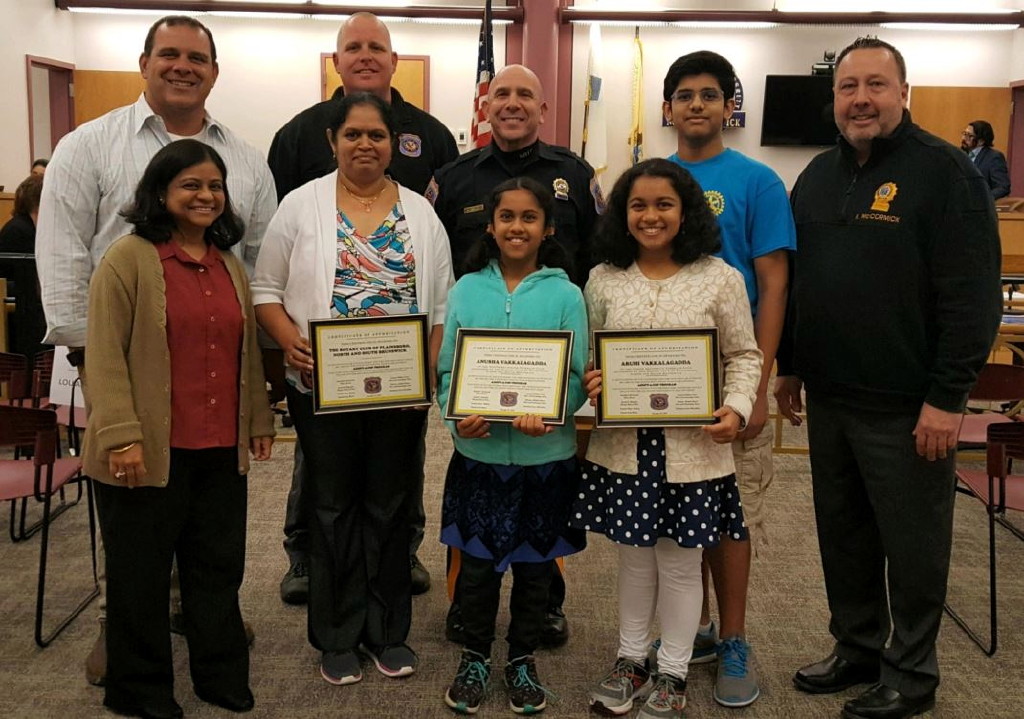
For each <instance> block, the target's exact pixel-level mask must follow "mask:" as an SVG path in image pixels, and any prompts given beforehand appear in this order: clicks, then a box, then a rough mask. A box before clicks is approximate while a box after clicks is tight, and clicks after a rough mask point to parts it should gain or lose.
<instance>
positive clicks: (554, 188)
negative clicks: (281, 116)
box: [427, 65, 604, 647]
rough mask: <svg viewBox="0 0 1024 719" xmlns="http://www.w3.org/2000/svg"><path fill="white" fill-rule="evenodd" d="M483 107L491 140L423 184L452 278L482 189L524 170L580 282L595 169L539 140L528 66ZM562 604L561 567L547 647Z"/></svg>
mask: <svg viewBox="0 0 1024 719" xmlns="http://www.w3.org/2000/svg"><path fill="white" fill-rule="evenodd" d="M484 110H485V112H486V114H487V120H488V122H489V123H490V125H491V144H490V145H488V146H487V147H482V148H478V149H476V150H473V151H472V152H468V153H466V154H465V155H462V156H461V157H459V159H457V160H455V162H452V163H450V164H448V165H445V166H444V167H442V168H441V169H440V170H439V171H438V172H437V173H436V174H435V175H434V181H433V182H432V183H431V185H430V187H429V188H428V189H427V199H428V200H430V201H431V202H433V203H434V210H435V211H436V212H437V215H438V217H440V218H441V222H442V223H444V227H445V230H447V231H448V238H449V240H450V241H451V243H452V265H453V266H454V268H455V276H456V277H460V276H461V275H462V274H463V272H464V269H463V264H464V262H465V259H466V253H467V251H468V250H469V248H470V247H471V246H472V244H473V243H474V242H475V241H476V240H477V239H478V238H479V237H480V236H481V235H483V234H484V230H485V229H486V227H487V222H488V218H487V216H486V213H485V211H484V205H485V198H486V197H487V194H488V193H489V192H490V191H491V190H492V189H494V188H495V187H496V186H497V185H499V184H500V183H502V182H504V181H505V180H508V179H510V178H513V177H518V176H522V175H524V176H526V177H530V178H532V179H534V180H537V181H538V182H540V183H541V184H542V185H544V186H545V187H548V188H550V189H551V192H552V194H554V196H555V218H554V219H555V239H556V240H557V241H558V242H561V243H562V246H563V247H565V249H566V251H567V253H568V255H569V257H570V258H571V259H572V261H573V265H574V267H573V272H572V273H571V277H572V280H573V281H574V282H575V283H576V284H578V285H579V286H580V287H582V286H583V285H584V283H585V282H586V280H587V273H588V271H589V270H590V267H591V265H592V264H593V261H592V260H591V257H590V238H591V236H592V234H593V231H594V224H595V223H596V222H597V216H598V213H599V212H601V211H602V210H603V209H604V199H603V198H602V196H601V188H600V186H599V185H598V184H597V180H596V178H595V176H594V170H593V169H591V167H590V165H588V164H587V163H586V162H585V161H584V160H582V159H580V158H579V157H578V156H577V155H575V154H574V153H573V152H571V151H570V150H568V149H566V148H564V147H557V146H555V145H548V144H546V143H544V142H541V141H540V139H539V131H540V125H541V124H542V123H543V122H544V113H545V112H546V110H547V103H546V102H545V101H544V91H543V88H542V87H541V84H540V80H539V79H538V78H537V76H536V75H535V74H534V73H533V71H532V70H530V69H529V68H526V67H523V66H522V65H508V66H506V67H505V68H503V69H502V70H500V71H499V72H498V73H497V74H496V75H495V76H494V79H493V80H492V81H491V85H490V90H489V91H488V94H487V101H486V103H485V105H484ZM451 571H452V568H451V566H450V567H449V572H451ZM454 571H458V570H457V568H456V569H455V570H454ZM458 601H459V598H458V592H457V591H456V593H455V597H454V600H453V602H452V606H451V609H450V610H449V612H448V621H447V627H446V635H447V637H448V639H449V640H451V641H453V642H457V643H458V642H460V641H461V634H462V626H461V616H460V615H461V612H460V611H459V603H458ZM564 601H565V581H564V579H563V578H562V575H561V572H560V571H559V572H558V573H557V575H556V576H555V577H554V578H553V580H552V582H551V593H550V596H549V599H548V604H549V606H548V613H547V621H546V622H545V626H544V634H543V635H542V637H541V643H542V644H543V645H544V646H546V647H557V646H561V645H562V644H564V643H565V642H566V641H567V640H568V638H569V627H568V623H567V622H566V620H565V613H564V612H563V611H562V603H563V602H564Z"/></svg>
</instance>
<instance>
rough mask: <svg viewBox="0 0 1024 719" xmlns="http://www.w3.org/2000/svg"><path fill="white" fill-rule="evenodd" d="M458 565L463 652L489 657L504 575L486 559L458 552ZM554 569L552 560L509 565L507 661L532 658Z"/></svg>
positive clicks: (538, 639) (541, 625)
mask: <svg viewBox="0 0 1024 719" xmlns="http://www.w3.org/2000/svg"><path fill="white" fill-rule="evenodd" d="M461 561H462V571H460V572H459V579H458V587H459V597H460V600H461V607H462V623H463V627H464V632H465V637H466V648H467V649H470V650H472V651H474V652H479V653H480V654H482V655H484V656H485V657H490V656H491V644H492V643H493V642H494V623H495V620H496V619H497V617H498V602H499V601H500V600H501V580H502V578H503V577H504V576H505V575H504V573H502V572H497V571H495V569H494V562H492V561H490V560H489V559H478V558H477V557H471V556H469V555H468V554H466V553H465V552H462V557H461ZM554 565H555V562H554V561H553V560H552V561H547V562H536V563H533V562H530V563H527V562H514V563H513V564H512V593H511V596H510V598H509V612H510V615H511V618H510V621H509V625H508V635H507V637H506V639H507V640H508V658H509V660H512V659H515V658H516V657H521V656H524V655H526V654H533V652H534V651H535V650H536V649H537V646H538V644H540V637H541V632H542V631H543V630H544V616H545V614H546V613H547V607H548V590H549V588H550V584H551V577H552V576H553V575H555V574H556V573H557V572H556V571H555V566H554Z"/></svg>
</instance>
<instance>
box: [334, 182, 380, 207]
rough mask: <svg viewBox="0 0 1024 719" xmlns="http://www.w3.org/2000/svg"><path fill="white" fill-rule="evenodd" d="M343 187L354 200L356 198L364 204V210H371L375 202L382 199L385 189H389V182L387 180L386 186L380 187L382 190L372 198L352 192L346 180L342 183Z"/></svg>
mask: <svg viewBox="0 0 1024 719" xmlns="http://www.w3.org/2000/svg"><path fill="white" fill-rule="evenodd" d="M341 187H342V189H343V190H345V194H346V195H348V196H349V197H351V198H352V199H353V200H355V201H356V202H358V203H359V204H360V205H362V206H363V212H370V210H371V208H372V207H373V203H374V202H376V201H377V200H379V199H380V196H381V195H383V194H384V190H386V189H388V183H387V182H386V181H385V182H384V187H382V188H380V192H378V193H377V194H376V195H374V196H373V197H370V198H366V197H360V196H359V195H357V194H356V193H354V192H352V190H350V189H348V185H346V184H345V183H344V182H342V183H341Z"/></svg>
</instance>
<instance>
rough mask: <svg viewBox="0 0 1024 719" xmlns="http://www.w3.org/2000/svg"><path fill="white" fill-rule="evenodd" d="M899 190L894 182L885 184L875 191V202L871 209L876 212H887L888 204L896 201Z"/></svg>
mask: <svg viewBox="0 0 1024 719" xmlns="http://www.w3.org/2000/svg"><path fill="white" fill-rule="evenodd" d="M898 192H899V189H897V187H896V183H895V182H886V183H885V184H884V185H880V186H879V187H878V189H877V190H875V201H874V202H873V203H871V209H872V210H875V211H877V212H888V211H889V203H890V202H892V201H893V200H895V199H896V194H897V193H898Z"/></svg>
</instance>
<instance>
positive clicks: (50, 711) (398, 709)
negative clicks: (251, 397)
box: [0, 413, 1024, 719]
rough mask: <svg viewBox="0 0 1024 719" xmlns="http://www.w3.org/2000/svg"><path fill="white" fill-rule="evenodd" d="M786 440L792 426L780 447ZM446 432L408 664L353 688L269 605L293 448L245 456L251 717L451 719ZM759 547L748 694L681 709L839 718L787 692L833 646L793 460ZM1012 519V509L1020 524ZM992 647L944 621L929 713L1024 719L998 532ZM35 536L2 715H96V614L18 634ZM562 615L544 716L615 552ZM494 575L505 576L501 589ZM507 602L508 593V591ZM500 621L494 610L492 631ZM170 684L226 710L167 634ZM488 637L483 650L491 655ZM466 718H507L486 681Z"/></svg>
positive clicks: (61, 587)
mask: <svg viewBox="0 0 1024 719" xmlns="http://www.w3.org/2000/svg"><path fill="white" fill-rule="evenodd" d="M793 441H796V442H799V441H800V437H799V434H798V433H796V434H794V433H793V432H792V431H790V432H789V435H788V436H787V442H788V443H792V442H793ZM450 446H451V444H450V440H449V438H448V436H447V434H446V432H445V431H444V429H443V427H442V425H441V424H440V422H438V421H437V416H436V413H435V415H434V416H433V417H432V419H431V424H430V434H429V437H428V448H429V449H428V453H429V458H428V464H427V475H426V476H427V481H426V484H427V486H426V507H427V513H428V526H427V541H426V542H425V543H424V546H423V549H422V551H421V553H420V556H421V558H422V560H423V561H424V563H425V564H426V566H427V567H428V569H429V570H430V572H431V574H432V575H433V578H434V582H435V584H434V588H433V589H431V591H430V592H429V593H427V594H426V595H424V596H421V597H416V598H415V600H414V617H413V629H412V635H411V637H410V644H411V645H412V646H413V647H414V648H415V649H416V651H417V652H418V654H419V658H420V668H419V671H418V672H417V673H416V674H415V675H414V676H413V677H410V678H408V679H405V680H391V679H386V678H384V677H382V676H380V675H379V674H377V673H376V672H375V671H374V669H373V666H372V664H368V665H366V667H365V671H364V680H363V681H362V683H360V684H357V685H353V686H348V687H335V686H331V685H328V684H327V683H325V682H324V681H323V680H322V679H321V678H320V675H319V672H318V670H317V659H318V656H317V653H316V652H315V651H314V650H313V649H312V648H311V647H310V646H309V644H308V642H307V641H306V627H305V611H304V608H302V607H290V606H286V605H284V604H282V602H281V600H280V598H279V596H278V582H279V581H280V579H281V576H282V574H283V573H284V572H285V570H286V569H287V561H286V558H285V554H284V552H283V551H282V549H281V538H282V534H281V525H282V520H283V515H284V504H285V496H286V494H287V491H288V486H289V482H290V475H291V464H292V463H291V452H292V446H291V445H290V444H289V443H287V442H280V443H279V444H278V445H277V446H276V447H275V455H274V458H273V459H272V460H271V461H269V462H267V463H263V464H259V465H255V464H254V468H253V471H252V474H251V475H250V483H249V535H248V556H247V567H246V578H245V584H244V586H243V589H242V597H241V601H242V607H243V613H244V615H245V617H246V619H248V620H249V621H250V622H251V623H252V624H253V625H254V627H255V630H256V642H255V644H254V646H253V649H252V671H251V683H252V688H253V691H254V693H255V695H256V708H255V710H254V711H253V712H252V713H251V714H250V715H249V716H252V717H282V718H284V717H288V718H291V717H297V718H299V717H381V718H394V719H418V718H421V717H422V718H433V717H446V716H452V715H451V714H450V713H449V711H448V710H447V708H446V707H445V706H444V704H443V699H442V697H443V693H444V690H445V687H446V685H447V683H448V682H449V681H450V679H451V677H452V676H453V674H454V671H455V668H456V665H457V662H458V655H459V648H458V647H456V646H453V645H452V644H449V643H448V642H446V641H445V639H444V617H445V612H446V608H447V599H446V596H445V592H444V587H443V582H442V580H443V572H444V551H443V547H442V546H441V545H440V544H439V543H438V542H437V540H436V537H437V531H438V527H437V510H438V508H439V506H440V496H441V489H442V483H443V479H444V469H445V466H446V463H447V460H448V456H449V453H450ZM768 502H769V509H770V527H769V538H770V544H769V545H768V546H767V547H766V548H765V549H764V550H763V551H762V552H761V554H760V556H759V557H758V558H757V559H756V560H755V563H754V567H753V572H752V578H751V585H750V602H749V613H748V620H747V629H748V638H749V640H750V642H751V644H752V645H753V647H754V652H755V653H754V662H755V666H756V667H757V670H758V672H759V673H760V678H761V689H762V695H761V698H760V699H759V700H758V701H757V702H756V703H755V704H753V705H752V706H750V707H748V708H746V709H738V710H730V709H725V708H723V707H720V706H718V705H717V704H716V703H715V702H714V700H713V699H712V697H711V691H712V687H713V682H714V665H703V666H697V667H694V668H693V669H692V671H691V674H690V681H689V692H688V695H689V704H688V708H687V716H689V717H737V718H740V717H766V718H774V717H798V718H803V717H808V718H811V717H814V718H816V717H838V716H839V713H840V708H841V706H842V703H843V701H844V700H845V699H848V698H850V697H852V696H854V695H855V694H856V690H853V689H851V690H849V691H847V692H843V693H841V694H839V695H836V696H825V697H812V696H808V695H805V694H801V693H799V692H797V691H796V690H794V689H793V687H792V685H791V677H792V674H793V671H794V670H795V669H797V668H798V667H800V666H801V665H803V664H805V663H808V662H810V661H814V660H817V659H819V658H822V657H824V656H825V655H826V654H828V652H829V651H830V648H831V641H830V637H829V634H828V612H827V606H826V603H825V596H824V591H823V586H822V577H821V569H820V564H819V559H818V551H817V541H816V538H815V531H814V517H813V513H812V508H811V489H810V475H809V470H808V464H807V458H806V456H803V455H778V456H777V458H776V479H775V482H774V484H773V486H772V488H771V490H770V493H769V499H768ZM85 517H86V513H85V509H84V506H79V507H75V508H73V509H72V510H70V511H69V512H68V513H67V514H65V515H64V516H62V517H60V518H59V519H58V520H57V521H56V523H55V525H54V529H53V537H52V542H53V544H52V555H51V568H50V576H51V583H50V587H49V590H48V600H49V605H48V616H50V617H55V616H56V615H57V613H58V612H59V611H61V610H62V609H67V608H70V607H71V606H73V604H74V602H75V597H76V596H77V595H79V594H83V593H84V592H85V591H86V589H87V586H88V582H89V579H88V575H89V560H88V549H87V548H88V540H87V532H86V527H87V523H86V520H85ZM1020 519H1022V521H1024V518H1020ZM997 533H998V555H999V571H1000V589H999V608H1000V612H1001V615H1000V620H1001V630H1002V631H1001V635H1000V640H1001V646H1000V648H999V651H998V653H997V654H996V656H995V657H994V658H991V659H990V658H986V657H985V656H984V655H983V654H982V653H981V652H980V651H979V650H978V649H977V648H976V647H975V646H974V645H973V644H972V643H971V642H970V641H969V640H968V639H967V637H966V636H965V635H964V634H963V632H961V631H960V629H959V628H957V627H956V625H954V624H953V623H952V622H951V621H949V620H948V619H947V620H946V621H945V622H944V624H943V628H942V632H941V634H940V638H939V651H940V662H941V667H942V672H943V681H942V685H941V687H940V689H939V703H938V706H937V708H936V709H935V710H934V711H933V712H931V713H930V716H933V717H943V718H947V719H949V718H954V717H955V718H958V719H959V718H964V719H974V718H980V717H1019V716H1024V673H1022V660H1024V655H1022V648H1024V621H1022V620H1024V578H1022V568H1024V543H1021V542H1020V541H1018V540H1017V539H1015V538H1014V537H1013V536H1012V535H1010V534H1009V532H1007V531H1005V530H1003V529H1001V528H998V529H997ZM986 536H987V535H986V523H985V514H984V510H983V508H982V507H981V506H980V505H978V504H977V502H974V501H972V500H969V499H965V498H960V499H958V506H957V517H956V533H955V539H954V554H953V573H952V577H951V581H950V592H949V594H950V599H951V601H953V602H954V603H955V604H956V605H957V606H958V607H960V608H962V609H963V610H964V612H965V613H966V614H967V615H968V616H969V618H970V619H971V620H972V621H975V622H977V623H979V624H984V623H985V622H986V621H987V599H986V597H987V574H986V567H987V545H986ZM38 559H39V537H38V536H36V537H33V538H32V539H30V540H29V541H27V542H22V543H18V544H12V543H11V542H10V541H9V539H0V567H2V570H3V571H2V573H0V717H15V718H24V719H35V718H49V717H54V718H58V717H59V718H71V717H103V716H108V715H109V713H108V712H106V711H105V710H104V709H103V707H102V690H101V689H97V688H94V687H91V686H89V685H87V684H86V682H85V680H84V678H83V660H84V659H85V656H86V654H87V653H88V652H89V649H90V648H91V646H92V644H93V641H94V639H95V637H96V631H97V624H96V622H95V614H96V612H95V608H94V607H90V608H89V609H87V610H86V612H85V613H84V614H83V615H82V616H81V617H80V618H79V619H78V620H77V621H76V622H75V623H74V624H72V625H71V626H70V627H69V628H68V629H67V630H66V631H65V632H64V634H62V635H61V636H60V637H59V638H58V639H57V640H56V641H55V642H54V643H53V644H52V645H51V646H50V647H49V648H47V649H42V650H41V649H38V648H37V647H36V646H35V644H34V643H33V640H32V621H33V612H34V609H35V601H34V599H35V581H36V571H37V566H38ZM567 569H568V585H569V595H568V598H567V601H566V607H565V608H566V612H567V614H568V616H569V621H570V625H571V630H572V637H571V639H570V641H569V643H568V645H567V646H565V647H563V648H561V649H558V650H555V651H545V652H540V653H539V654H538V668H539V672H540V676H541V678H542V679H543V680H544V682H545V683H546V685H547V686H548V687H549V688H550V689H551V690H552V691H553V692H554V693H555V694H556V695H557V698H556V699H554V700H553V701H552V702H551V703H550V704H549V708H548V710H547V711H546V712H545V714H544V715H545V716H549V717H581V718H582V717H587V716H590V715H589V714H588V711H587V701H586V690H587V687H588V685H589V683H590V682H592V681H593V680H594V679H596V678H598V677H600V676H601V675H602V674H603V673H604V672H605V671H606V670H607V669H608V667H609V666H610V663H611V662H612V661H613V660H614V656H615V649H616V646H617V640H616V637H617V619H616V600H615V576H616V560H615V552H614V550H613V548H612V545H611V544H610V542H608V541H607V540H605V539H604V538H600V537H592V538H591V543H590V547H589V548H588V549H587V550H586V551H585V552H584V553H582V554H580V555H577V556H575V557H571V558H569V560H568V561H567ZM506 584H507V583H506ZM505 596H506V597H507V586H506V595H505ZM507 621H508V616H507V612H506V611H504V610H503V611H502V613H501V615H500V616H499V619H498V624H499V627H498V635H499V637H500V636H503V633H504V627H505V625H506V624H507ZM173 645H174V652H175V674H176V679H177V681H176V693H177V698H178V701H179V702H180V703H181V704H182V706H183V707H184V709H185V712H186V715H187V716H190V717H226V716H231V714H230V713H228V712H225V711H223V710H220V709H218V708H216V707H212V706H209V705H206V704H204V703H203V702H201V701H200V700H199V699H197V698H196V697H195V695H194V694H193V693H192V691H191V684H190V682H189V678H188V656H187V647H186V645H185V642H184V640H183V639H182V638H181V637H174V638H173ZM504 651H505V648H504V645H503V643H502V642H500V641H499V642H498V643H497V645H496V647H495V657H496V658H499V659H500V658H502V657H503V656H504ZM478 716H483V717H493V716H511V711H510V709H509V708H508V705H507V702H506V698H505V693H504V689H503V688H502V687H501V686H500V683H497V684H496V686H495V687H494V688H493V690H492V693H491V695H490V696H489V697H488V699H487V700H486V702H485V704H484V706H483V707H482V708H481V711H480V714H479V715H478Z"/></svg>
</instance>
